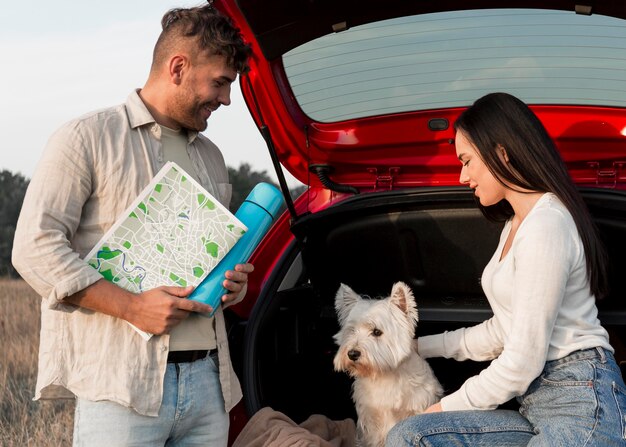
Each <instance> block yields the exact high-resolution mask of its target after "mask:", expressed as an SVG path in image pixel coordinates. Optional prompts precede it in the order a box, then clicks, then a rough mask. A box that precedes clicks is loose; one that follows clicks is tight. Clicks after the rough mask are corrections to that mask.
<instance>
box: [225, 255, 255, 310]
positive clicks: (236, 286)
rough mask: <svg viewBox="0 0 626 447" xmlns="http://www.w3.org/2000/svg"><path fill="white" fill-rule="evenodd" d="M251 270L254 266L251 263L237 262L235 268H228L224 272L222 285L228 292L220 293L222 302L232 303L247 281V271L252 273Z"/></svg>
mask: <svg viewBox="0 0 626 447" xmlns="http://www.w3.org/2000/svg"><path fill="white" fill-rule="evenodd" d="M253 271H254V266H253V265H252V264H237V265H236V266H235V270H228V271H227V272H226V274H225V276H226V279H225V280H224V282H223V283H222V285H223V286H224V288H225V289H226V290H228V291H229V292H230V293H227V294H225V295H222V303H223V304H232V303H233V302H235V301H236V300H237V298H238V297H239V294H240V293H241V291H242V290H243V289H244V287H246V285H247V283H248V273H252V272H253Z"/></svg>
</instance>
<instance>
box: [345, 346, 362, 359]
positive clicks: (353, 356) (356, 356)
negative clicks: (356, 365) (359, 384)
mask: <svg viewBox="0 0 626 447" xmlns="http://www.w3.org/2000/svg"><path fill="white" fill-rule="evenodd" d="M359 357H361V351H357V350H356V349H351V350H349V351H348V358H349V359H350V360H352V361H353V362H356V361H357V360H358V359H359Z"/></svg>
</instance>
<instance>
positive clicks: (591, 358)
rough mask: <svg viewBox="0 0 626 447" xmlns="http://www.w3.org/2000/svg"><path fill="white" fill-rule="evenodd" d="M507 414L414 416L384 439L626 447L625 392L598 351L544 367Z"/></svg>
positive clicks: (607, 357)
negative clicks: (513, 408) (517, 407)
mask: <svg viewBox="0 0 626 447" xmlns="http://www.w3.org/2000/svg"><path fill="white" fill-rule="evenodd" d="M518 402H519V403H520V411H519V413H518V412H516V411H510V410H493V411H453V412H443V413H429V414H423V415H417V416H413V417H411V418H409V419H406V420H404V421H402V422H400V423H399V424H397V425H396V426H395V427H394V428H393V429H392V430H391V431H390V432H389V434H388V436H387V444H386V445H387V446H388V447H399V446H427V447H435V446H445V447H454V446H498V447H500V446H532V447H538V446H546V447H548V446H549V447H561V446H563V447H577V446H585V447H592V446H597V447H613V446H615V447H617V446H622V447H623V446H626V386H625V385H624V380H623V379H622V376H621V372H620V370H619V367H618V366H617V364H616V363H615V359H614V357H613V355H612V354H611V353H610V352H608V351H605V350H604V349H602V348H594V349H586V350H583V351H577V352H574V353H572V354H570V355H568V356H566V357H564V358H562V359H559V360H554V361H550V362H547V363H546V366H545V368H544V370H543V372H542V374H541V375H540V376H539V377H538V378H537V379H535V380H534V381H533V382H532V384H531V385H530V387H529V388H528V391H527V392H526V393H525V394H524V395H523V396H521V397H519V398H518Z"/></svg>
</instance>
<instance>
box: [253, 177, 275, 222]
mask: <svg viewBox="0 0 626 447" xmlns="http://www.w3.org/2000/svg"><path fill="white" fill-rule="evenodd" d="M246 201H248V202H253V203H256V204H257V205H259V206H260V207H262V208H264V209H265V210H266V211H267V212H268V213H270V214H271V215H272V218H273V219H275V218H276V215H277V213H278V210H279V209H280V207H281V205H282V204H283V195H282V193H281V192H280V190H279V189H278V188H277V187H275V186H274V185H270V184H269V183H259V184H258V185H256V186H255V187H254V188H253V189H252V191H250V194H248V197H246Z"/></svg>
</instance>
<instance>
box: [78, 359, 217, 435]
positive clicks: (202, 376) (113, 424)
mask: <svg viewBox="0 0 626 447" xmlns="http://www.w3.org/2000/svg"><path fill="white" fill-rule="evenodd" d="M228 427H229V419H228V414H227V413H226V411H225V410H224V399H223V398H222V388H221V385H220V381H219V372H218V368H217V366H216V364H215V361H214V359H213V358H212V357H211V356H207V357H206V358H205V359H202V360H196V361H195V362H193V363H177V364H174V363H168V365H167V371H166V373H165V379H164V383H163V402H162V404H161V409H160V410H159V416H158V417H149V416H143V415H140V414H138V413H136V412H135V411H133V410H131V409H129V408H126V407H124V406H122V405H119V404H117V403H114V402H109V401H101V402H91V401H88V400H84V399H78V400H77V402H76V412H75V417H74V446H89V447H92V446H96V447H97V446H102V447H104V446H106V447H110V446H116V447H117V446H119V447H130V446H181V447H185V446H216V447H219V446H222V447H225V446H226V444H227V441H228Z"/></svg>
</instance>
